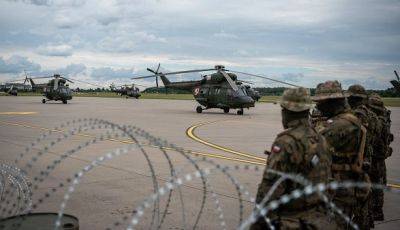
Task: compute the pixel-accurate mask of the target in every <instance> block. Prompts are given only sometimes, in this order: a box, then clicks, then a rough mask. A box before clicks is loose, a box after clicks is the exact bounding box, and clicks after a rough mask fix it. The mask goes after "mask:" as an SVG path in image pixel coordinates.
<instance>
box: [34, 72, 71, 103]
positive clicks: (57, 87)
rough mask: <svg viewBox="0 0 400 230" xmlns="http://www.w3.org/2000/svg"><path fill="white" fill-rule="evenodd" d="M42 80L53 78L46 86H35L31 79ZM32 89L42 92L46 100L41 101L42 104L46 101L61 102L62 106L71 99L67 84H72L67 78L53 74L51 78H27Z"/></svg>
mask: <svg viewBox="0 0 400 230" xmlns="http://www.w3.org/2000/svg"><path fill="white" fill-rule="evenodd" d="M43 78H53V79H51V80H49V82H48V83H47V84H35V82H34V81H33V79H43ZM28 79H29V81H30V83H31V85H32V89H34V90H35V91H36V90H41V91H42V92H43V96H45V97H46V98H43V99H42V103H43V104H44V103H46V102H47V101H62V103H63V104H67V101H68V100H71V99H72V91H71V89H70V88H69V85H68V84H67V82H71V83H74V82H73V81H71V80H70V79H68V78H65V77H61V76H60V75H59V74H54V75H53V76H48V77H35V78H28Z"/></svg>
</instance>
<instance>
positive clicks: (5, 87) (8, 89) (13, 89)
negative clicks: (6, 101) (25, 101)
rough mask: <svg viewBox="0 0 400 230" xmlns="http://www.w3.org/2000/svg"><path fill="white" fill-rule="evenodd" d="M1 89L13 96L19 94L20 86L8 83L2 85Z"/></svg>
mask: <svg viewBox="0 0 400 230" xmlns="http://www.w3.org/2000/svg"><path fill="white" fill-rule="evenodd" d="M0 88H1V90H2V91H3V92H4V93H6V94H8V95H11V96H18V88H17V87H15V85H14V84H10V83H6V84H4V85H1V86H0Z"/></svg>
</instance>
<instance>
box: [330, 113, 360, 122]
mask: <svg viewBox="0 0 400 230" xmlns="http://www.w3.org/2000/svg"><path fill="white" fill-rule="evenodd" d="M333 121H334V123H336V125H337V124H338V123H339V124H342V123H343V124H352V125H355V126H359V125H360V124H361V123H360V119H359V118H358V117H357V116H355V115H354V114H353V113H351V112H349V111H347V112H344V113H341V114H339V115H337V116H335V117H334V118H333Z"/></svg>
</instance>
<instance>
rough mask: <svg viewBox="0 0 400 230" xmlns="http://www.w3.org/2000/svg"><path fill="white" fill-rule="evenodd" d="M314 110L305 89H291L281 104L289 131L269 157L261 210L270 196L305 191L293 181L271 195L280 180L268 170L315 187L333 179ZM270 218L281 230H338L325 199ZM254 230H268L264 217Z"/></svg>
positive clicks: (305, 201)
mask: <svg viewBox="0 0 400 230" xmlns="http://www.w3.org/2000/svg"><path fill="white" fill-rule="evenodd" d="M310 106H311V98H310V91H309V90H308V89H305V88H295V89H288V90H286V91H285V92H284V94H283V96H282V100H281V107H282V123H283V127H284V128H285V129H286V130H285V131H283V132H282V133H280V134H278V136H277V138H276V139H275V141H274V143H273V145H272V148H271V151H270V152H269V151H266V153H267V154H268V160H267V166H266V169H265V171H264V175H263V179H262V182H261V184H259V187H258V192H257V198H256V202H257V204H258V207H259V208H261V207H260V206H261V204H262V203H263V199H264V198H265V197H266V195H267V194H268V193H271V194H272V196H271V197H270V198H271V199H270V200H275V199H279V197H280V196H282V195H284V194H288V193H290V192H291V191H293V190H295V189H298V188H302V187H303V186H302V185H301V184H298V183H296V182H293V181H291V180H289V179H287V180H285V181H283V182H282V183H281V184H279V186H277V188H276V189H275V190H273V191H270V189H271V187H273V185H274V183H275V182H276V181H277V180H278V179H279V178H280V176H278V175H276V174H271V173H268V172H267V170H270V169H272V170H276V171H280V172H283V173H289V174H300V175H302V176H303V177H304V178H306V179H308V180H309V181H310V182H311V183H327V182H329V180H330V179H331V170H330V163H331V159H330V155H331V154H330V153H329V149H328V146H327V143H326V141H325V139H324V137H322V136H321V135H319V134H318V133H317V132H316V130H315V129H314V128H312V126H311V124H310V120H309V109H310ZM267 216H268V217H269V218H270V219H271V220H272V224H273V225H274V226H275V228H277V229H322V228H324V229H336V226H337V225H336V224H335V223H334V219H333V222H332V221H331V220H330V219H329V218H328V216H327V214H326V209H325V208H324V207H323V203H322V200H321V198H320V197H319V196H318V195H312V196H309V197H307V198H300V199H297V200H293V201H291V202H289V203H288V204H286V205H283V206H280V207H279V208H278V209H277V210H275V211H273V212H272V213H268V214H267ZM251 229H253V230H255V229H268V225H267V223H266V222H265V220H264V217H260V218H259V219H258V220H257V221H256V222H255V223H254V224H253V225H252V226H251Z"/></svg>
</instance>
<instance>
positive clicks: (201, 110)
mask: <svg viewBox="0 0 400 230" xmlns="http://www.w3.org/2000/svg"><path fill="white" fill-rule="evenodd" d="M196 112H197V113H202V112H203V108H202V107H201V106H200V105H199V106H197V107H196Z"/></svg>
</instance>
